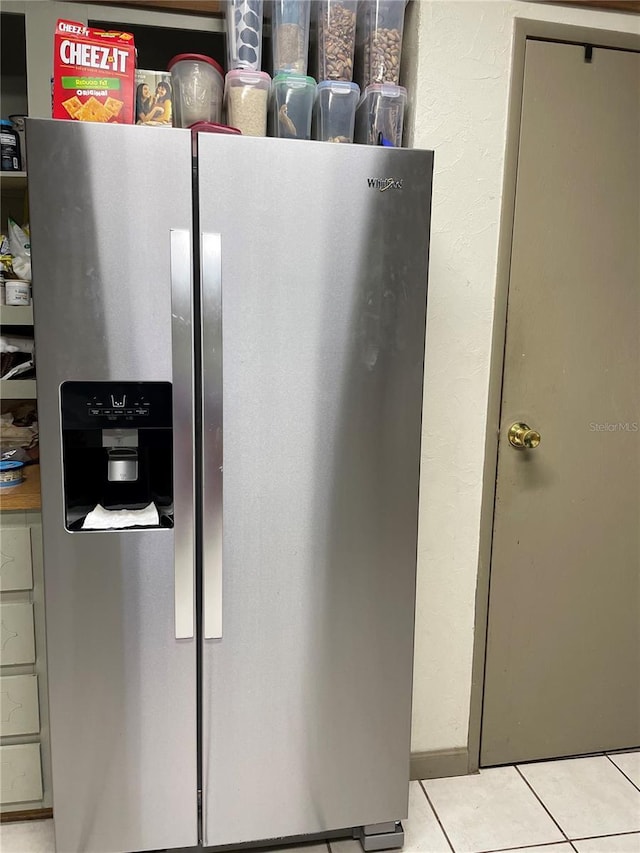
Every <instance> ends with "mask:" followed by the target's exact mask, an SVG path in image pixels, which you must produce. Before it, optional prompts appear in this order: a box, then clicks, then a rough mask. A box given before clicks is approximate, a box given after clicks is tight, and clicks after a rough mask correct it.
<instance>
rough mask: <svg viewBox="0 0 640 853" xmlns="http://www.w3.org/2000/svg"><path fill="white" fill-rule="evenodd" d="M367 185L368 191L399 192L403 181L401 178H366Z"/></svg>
mask: <svg viewBox="0 0 640 853" xmlns="http://www.w3.org/2000/svg"><path fill="white" fill-rule="evenodd" d="M367 183H368V185H369V188H370V189H372V190H379V191H380V192H381V193H384V192H386V191H387V190H401V189H402V183H403V180H402V178H399V179H398V178H367Z"/></svg>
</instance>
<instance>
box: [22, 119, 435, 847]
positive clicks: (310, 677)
mask: <svg viewBox="0 0 640 853" xmlns="http://www.w3.org/2000/svg"><path fill="white" fill-rule="evenodd" d="M27 137H28V146H29V202H30V217H31V241H32V260H33V277H34V312H35V330H36V358H37V375H38V413H39V424H40V440H41V479H42V512H43V528H44V559H45V587H46V624H47V650H48V667H49V691H50V697H49V703H50V725H51V748H52V767H53V802H54V816H55V832H56V843H57V849H58V851H59V853H130V851H138V850H158V849H171V848H184V847H189V846H193V845H197V844H198V843H201V844H202V845H204V846H219V845H239V844H243V843H248V842H265V843H269V842H271V843H273V839H281V838H283V837H294V836H314V835H318V836H328V835H330V834H331V833H344V834H355V835H356V836H359V837H360V838H361V840H362V842H363V845H364V847H365V849H369V850H373V849H384V848H386V847H393V846H397V845H399V844H400V843H401V841H402V831H401V824H400V823H399V821H400V820H401V819H402V818H403V817H405V816H406V814H407V799H408V786H409V748H410V714H411V681H412V659H413V631H414V601H415V574H416V544H417V524H418V479H419V464H420V435H421V412H422V385H423V361H424V348H425V314H426V292H427V261H428V249H429V219H430V203H431V176H432V168H433V155H432V153H431V152H427V151H418V150H393V149H389V148H384V147H379V148H378V147H369V146H358V145H335V144H334V145H331V144H327V143H318V142H300V141H287V140H279V139H253V138H245V137H237V136H235V137H231V136H221V135H215V134H208V133H201V134H199V135H198V136H197V137H194V139H192V135H191V133H190V132H189V131H187V130H179V129H174V130H170V129H158V128H153V129H151V128H140V127H126V126H108V125H95V124H89V123H80V122H65V121H47V120H31V121H29V122H28V130H27Z"/></svg>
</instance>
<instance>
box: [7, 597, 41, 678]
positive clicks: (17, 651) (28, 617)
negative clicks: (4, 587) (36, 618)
mask: <svg viewBox="0 0 640 853" xmlns="http://www.w3.org/2000/svg"><path fill="white" fill-rule="evenodd" d="M35 660H36V646H35V640H34V636H33V604H30V603H29V604H27V603H20V604H5V603H4V602H2V603H0V664H1V665H2V666H16V665H17V664H28V663H35Z"/></svg>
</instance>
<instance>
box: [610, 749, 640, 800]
mask: <svg viewBox="0 0 640 853" xmlns="http://www.w3.org/2000/svg"><path fill="white" fill-rule="evenodd" d="M623 754H624V753H623ZM607 758H608V759H609V761H610V762H611V763H612V764H613V766H614V767H615V768H616V770H619V771H620V772H621V773H622V775H623V776H624V778H625V779H626V780H627V782H631V784H632V785H633V787H634V788H635V789H636V791H640V787H638V785H636V783H635V782H634V781H633V779H631V778H630V777H629V776H627V774H626V773H625V772H624V770H623V769H622V767H618V765H617V764H616V763H615V761H614V760H613V758H611V756H610V755H607Z"/></svg>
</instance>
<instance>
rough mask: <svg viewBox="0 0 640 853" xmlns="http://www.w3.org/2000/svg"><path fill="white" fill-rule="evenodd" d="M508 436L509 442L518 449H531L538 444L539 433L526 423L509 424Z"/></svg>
mask: <svg viewBox="0 0 640 853" xmlns="http://www.w3.org/2000/svg"><path fill="white" fill-rule="evenodd" d="M508 436H509V444H510V445H511V446H512V447H516V448H518V450H533V449H534V448H535V447H537V446H538V445H539V444H540V433H539V432H536V431H535V429H531V427H530V426H529V425H528V424H521V423H516V424H511V426H510V427H509V433H508Z"/></svg>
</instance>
